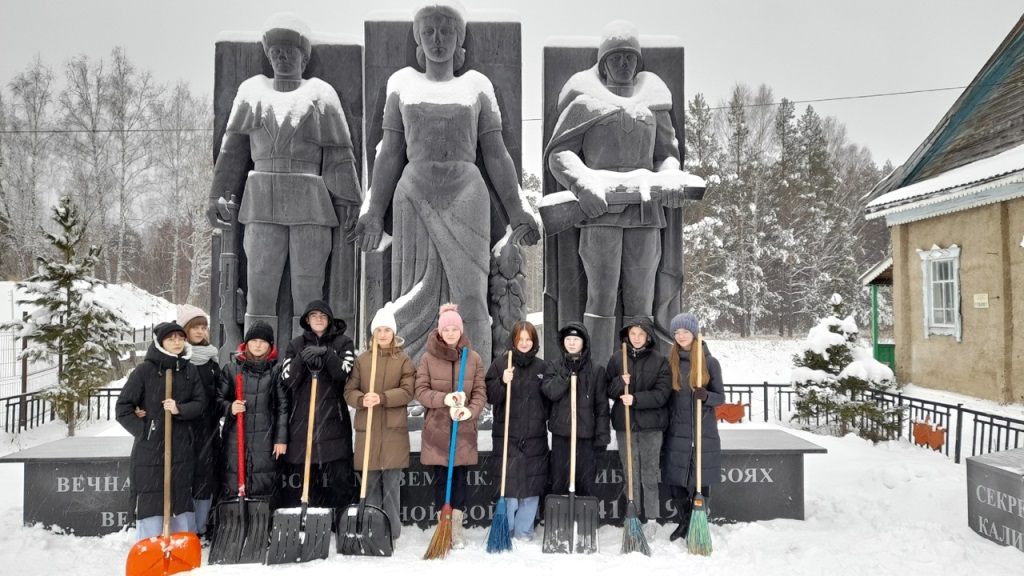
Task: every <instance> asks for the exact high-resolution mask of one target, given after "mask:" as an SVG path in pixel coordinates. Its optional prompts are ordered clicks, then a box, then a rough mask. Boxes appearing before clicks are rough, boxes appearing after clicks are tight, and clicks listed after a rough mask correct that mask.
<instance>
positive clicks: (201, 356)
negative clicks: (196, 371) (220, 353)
mask: <svg viewBox="0 0 1024 576" xmlns="http://www.w3.org/2000/svg"><path fill="white" fill-rule="evenodd" d="M216 356H217V347H216V346H214V345H213V344H207V345H206V346H203V345H200V344H193V345H192V359H191V361H192V363H193V364H195V365H196V366H202V365H203V364H206V363H207V362H209V361H210V359H211V358H214V357H216Z"/></svg>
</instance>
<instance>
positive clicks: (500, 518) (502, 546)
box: [487, 350, 512, 554]
mask: <svg viewBox="0 0 1024 576" xmlns="http://www.w3.org/2000/svg"><path fill="white" fill-rule="evenodd" d="M508 369H509V370H511V369H512V351H511V350H509V351H508ZM511 404H512V383H508V384H506V385H505V446H504V449H503V451H502V453H501V496H500V497H499V498H498V503H497V504H496V505H495V506H494V517H493V518H491V531H490V533H489V534H488V535H487V552H488V553H489V554H493V553H495V552H508V551H510V550H512V534H511V533H510V532H509V529H508V504H507V503H506V502H505V470H506V468H507V466H508V420H509V413H508V412H509V410H508V409H509V406H510V405H511Z"/></svg>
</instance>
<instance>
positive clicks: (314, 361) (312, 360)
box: [305, 356, 324, 372]
mask: <svg viewBox="0 0 1024 576" xmlns="http://www.w3.org/2000/svg"><path fill="white" fill-rule="evenodd" d="M305 363H306V368H308V369H309V371H310V372H319V371H321V370H323V368H324V357H323V356H310V357H309V360H305Z"/></svg>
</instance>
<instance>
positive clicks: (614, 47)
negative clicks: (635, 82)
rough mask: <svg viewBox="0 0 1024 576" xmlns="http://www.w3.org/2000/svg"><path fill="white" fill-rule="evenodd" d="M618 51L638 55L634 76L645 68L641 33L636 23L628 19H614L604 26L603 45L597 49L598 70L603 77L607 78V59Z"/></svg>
mask: <svg viewBox="0 0 1024 576" xmlns="http://www.w3.org/2000/svg"><path fill="white" fill-rule="evenodd" d="M616 52H627V53H630V54H635V55H636V71H635V72H634V73H633V75H634V77H635V76H636V74H639V73H640V71H642V70H643V69H644V57H643V54H641V53H640V34H639V33H638V32H637V29H636V25H634V24H633V23H632V22H629V21H628V20H613V21H612V22H609V23H608V25H607V26H605V27H604V32H603V33H602V34H601V45H600V46H599V47H598V49H597V71H598V73H599V74H600V75H601V79H602V80H604V79H605V74H606V71H605V60H607V59H608V57H609V56H611V55H612V54H614V53H616Z"/></svg>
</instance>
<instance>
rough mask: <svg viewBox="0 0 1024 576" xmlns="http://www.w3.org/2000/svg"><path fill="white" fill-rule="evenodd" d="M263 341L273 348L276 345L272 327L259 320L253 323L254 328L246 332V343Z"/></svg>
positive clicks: (251, 327)
mask: <svg viewBox="0 0 1024 576" xmlns="http://www.w3.org/2000/svg"><path fill="white" fill-rule="evenodd" d="M257 339H258V340H263V341H264V342H266V343H267V344H270V345H271V346H273V345H274V329H273V328H271V327H270V324H267V323H266V322H264V321H263V320H257V321H255V322H253V323H252V326H250V327H249V329H248V330H247V331H246V332H245V341H246V342H248V341H249V340H257Z"/></svg>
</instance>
